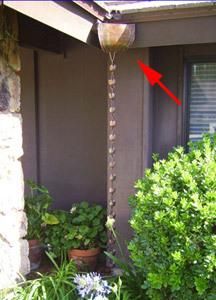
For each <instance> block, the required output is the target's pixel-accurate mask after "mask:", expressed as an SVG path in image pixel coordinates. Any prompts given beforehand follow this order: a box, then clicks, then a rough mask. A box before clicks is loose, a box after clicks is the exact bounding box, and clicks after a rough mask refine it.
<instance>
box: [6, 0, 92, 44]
mask: <svg viewBox="0 0 216 300" xmlns="http://www.w3.org/2000/svg"><path fill="white" fill-rule="evenodd" d="M3 3H4V5H5V6H7V7H9V8H12V9H14V10H16V11H18V12H19V13H22V14H24V15H26V16H28V17H30V18H32V19H34V20H37V21H39V22H41V23H43V24H46V25H48V26H50V27H52V28H54V29H56V30H58V31H60V32H63V33H65V34H67V35H69V36H71V37H73V38H76V39H78V40H80V41H82V42H84V43H91V35H92V27H93V25H94V23H95V20H96V19H95V18H94V17H93V16H91V15H88V14H86V12H83V11H81V9H80V8H79V7H77V5H74V4H73V3H71V2H55V1H4V2H3Z"/></svg>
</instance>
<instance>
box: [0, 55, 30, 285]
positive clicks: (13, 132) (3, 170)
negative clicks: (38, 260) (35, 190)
mask: <svg viewBox="0 0 216 300" xmlns="http://www.w3.org/2000/svg"><path fill="white" fill-rule="evenodd" d="M19 110H20V78H19V76H18V75H17V74H16V73H15V72H14V71H13V70H12V69H11V68H10V67H8V66H7V64H6V63H5V62H4V60H3V59H1V58H0V289H2V288H5V287H9V286H11V285H12V284H14V283H15V282H16V281H17V280H19V278H20V274H23V275H24V274H27V273H28V272H29V269H30V265H29V259H28V242H27V241H26V240H25V239H24V237H25V235H26V232H27V219H26V215H25V213H24V180H23V171H22V165H21V161H20V158H21V157H22V155H23V150H22V118H21V114H20V113H19Z"/></svg>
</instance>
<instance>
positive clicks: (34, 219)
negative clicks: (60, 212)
mask: <svg viewBox="0 0 216 300" xmlns="http://www.w3.org/2000/svg"><path fill="white" fill-rule="evenodd" d="M27 185H28V187H29V189H30V194H29V195H28V196H26V197H25V212H26V215H27V218H28V232H27V240H28V242H29V259H30V264H31V270H34V269H37V268H38V267H39V265H40V262H41V258H42V243H43V238H44V236H43V234H44V229H43V223H44V222H43V218H44V216H45V214H46V213H47V211H48V208H49V206H50V204H51V202H52V198H51V196H50V194H49V192H48V190H47V189H46V188H45V187H44V186H39V185H37V184H36V183H35V182H33V181H31V180H28V181H27Z"/></svg>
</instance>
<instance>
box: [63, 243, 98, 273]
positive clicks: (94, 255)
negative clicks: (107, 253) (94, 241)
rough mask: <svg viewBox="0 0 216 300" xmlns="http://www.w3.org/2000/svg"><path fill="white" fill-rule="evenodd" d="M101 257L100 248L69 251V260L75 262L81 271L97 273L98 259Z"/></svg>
mask: <svg viewBox="0 0 216 300" xmlns="http://www.w3.org/2000/svg"><path fill="white" fill-rule="evenodd" d="M99 255H100V248H94V249H88V250H79V249H72V250H68V258H69V259H72V260H74V262H75V264H76V266H77V268H78V270H79V271H83V270H86V269H87V270H88V271H95V268H96V266H97V262H98V257H99Z"/></svg>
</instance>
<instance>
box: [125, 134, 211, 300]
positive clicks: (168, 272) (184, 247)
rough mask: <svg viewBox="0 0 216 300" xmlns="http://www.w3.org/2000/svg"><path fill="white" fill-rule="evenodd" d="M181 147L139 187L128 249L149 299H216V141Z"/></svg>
mask: <svg viewBox="0 0 216 300" xmlns="http://www.w3.org/2000/svg"><path fill="white" fill-rule="evenodd" d="M189 149H190V150H189V152H188V153H185V152H184V150H183V148H182V147H179V148H176V149H175V150H174V151H173V152H171V153H170V154H169V155H168V158H167V160H160V161H159V160H157V161H156V162H155V163H154V165H153V168H152V170H147V171H146V174H145V177H144V178H143V179H140V180H138V181H137V183H136V186H135V187H136V194H135V196H133V197H132V198H131V205H132V207H133V215H132V219H131V221H130V224H131V226H132V228H133V229H134V232H135V234H134V238H133V240H132V241H131V242H130V245H129V250H130V253H131V258H132V260H133V262H134V264H135V266H136V267H137V268H138V269H139V270H140V272H141V273H142V274H143V276H144V277H143V282H142V288H143V289H146V290H147V294H148V295H149V297H150V299H154V300H159V299H163V300H165V299H178V300H182V299H184V300H189V299H193V300H198V299H202V300H213V299H216V256H215V249H216V230H215V229H216V201H215V200H216V137H212V138H211V137H210V136H205V137H204V138H203V141H201V142H198V143H194V144H190V145H189Z"/></svg>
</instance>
